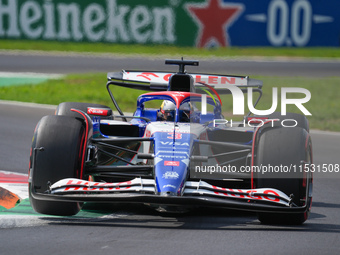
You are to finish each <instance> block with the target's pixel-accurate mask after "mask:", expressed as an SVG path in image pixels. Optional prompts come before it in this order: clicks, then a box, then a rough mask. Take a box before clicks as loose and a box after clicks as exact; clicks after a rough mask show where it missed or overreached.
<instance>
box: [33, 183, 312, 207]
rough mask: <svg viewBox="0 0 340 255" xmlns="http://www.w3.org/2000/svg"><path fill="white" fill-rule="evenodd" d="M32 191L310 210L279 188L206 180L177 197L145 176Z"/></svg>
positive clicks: (79, 197)
mask: <svg viewBox="0 0 340 255" xmlns="http://www.w3.org/2000/svg"><path fill="white" fill-rule="evenodd" d="M30 192H31V196H32V197H33V198H35V199H39V200H49V201H73V202H104V203H112V202H113V203H114V202H123V203H145V204H159V205H176V206H209V207H225V208H229V209H236V210H246V211H256V212H277V213H280V212H281V213H288V212H290V213H301V212H305V211H306V210H307V206H296V205H295V204H294V203H292V197H288V196H287V195H286V194H284V193H283V192H281V191H280V190H277V189H273V188H261V189H247V190H246V189H228V188H222V187H217V186H214V185H210V184H209V183H207V182H204V181H187V182H186V183H185V187H184V189H183V192H182V194H178V195H177V196H169V195H166V194H157V191H156V183H155V181H154V180H152V179H142V178H135V179H133V180H131V181H126V182H119V183H105V182H91V181H85V180H80V179H73V178H69V179H62V180H60V181H58V182H56V183H54V184H53V185H51V186H50V187H49V190H47V191H46V192H45V193H37V192H35V189H34V185H31V190H30Z"/></svg>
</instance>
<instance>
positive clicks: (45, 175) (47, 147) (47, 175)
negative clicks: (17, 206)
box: [29, 115, 86, 216]
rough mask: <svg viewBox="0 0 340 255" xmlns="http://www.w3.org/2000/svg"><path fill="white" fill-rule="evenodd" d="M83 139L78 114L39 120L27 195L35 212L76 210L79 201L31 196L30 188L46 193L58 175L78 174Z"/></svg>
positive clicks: (75, 212)
mask: <svg viewBox="0 0 340 255" xmlns="http://www.w3.org/2000/svg"><path fill="white" fill-rule="evenodd" d="M84 143H86V126H85V124H84V121H83V120H82V119H81V118H73V117H69V116H56V115H49V116H45V117H43V118H42V119H41V120H40V121H39V123H38V125H37V127H36V130H35V132H34V136H33V142H32V153H31V158H30V180H29V199H30V202H31V205H32V207H33V209H34V210H35V211H36V212H38V213H42V214H49V215H58V216H70V215H75V214H77V213H78V212H79V210H80V209H81V203H78V202H58V201H45V200H39V199H35V198H34V197H33V196H32V192H31V189H33V190H34V191H35V192H36V193H46V192H47V191H48V188H49V185H51V184H53V183H55V182H57V181H59V180H61V179H64V178H81V177H82V176H81V168H82V164H83V162H84V159H83V157H84V156H85V155H84V154H83V151H84V150H85V146H86V144H84ZM33 157H34V158H33Z"/></svg>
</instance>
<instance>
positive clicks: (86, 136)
mask: <svg viewBox="0 0 340 255" xmlns="http://www.w3.org/2000/svg"><path fill="white" fill-rule="evenodd" d="M71 111H72V112H77V113H79V114H80V115H82V116H83V117H84V120H85V126H86V130H85V140H84V146H83V147H84V148H83V151H82V152H83V153H82V154H83V155H82V157H81V166H80V176H79V177H80V179H82V178H83V173H84V161H85V153H86V145H87V144H86V141H87V138H88V132H89V123H88V120H87V117H86V115H85V114H84V113H82V112H81V111H78V110H76V109H71Z"/></svg>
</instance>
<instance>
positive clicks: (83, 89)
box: [0, 73, 340, 131]
mask: <svg viewBox="0 0 340 255" xmlns="http://www.w3.org/2000/svg"><path fill="white" fill-rule="evenodd" d="M252 78H255V79H260V80H263V82H264V86H263V92H264V93H263V97H262V99H261V101H260V103H259V104H258V106H257V107H256V108H257V109H259V110H264V109H269V108H270V106H271V104H272V88H273V87H278V88H279V89H278V90H279V92H280V88H281V87H301V88H305V89H308V90H309V91H310V92H311V95H312V98H311V100H310V101H309V102H308V103H306V104H304V106H305V107H306V108H307V109H308V110H309V111H310V112H311V113H312V116H309V117H308V119H309V121H310V126H311V128H312V129H320V130H329V131H340V113H339V106H340V105H339V100H338V91H339V84H340V77H329V78H306V77H268V76H253V77H252ZM105 84H106V74H105V73H93V74H72V75H68V76H65V77H64V78H61V79H55V80H54V79H53V80H48V81H45V82H42V83H40V84H38V85H34V84H27V85H22V86H11V87H0V99H1V100H15V101H22V102H34V103H42V104H52V105H57V104H59V103H61V102H65V101H73V102H92V103H100V104H104V105H108V106H110V107H112V108H113V109H114V106H113V104H112V102H111V99H110V97H109V95H108V93H107V91H106V88H105ZM113 93H114V96H115V98H116V99H117V101H118V103H119V105H120V107H121V109H122V110H123V111H127V112H132V111H134V109H135V107H136V99H137V97H138V96H139V95H140V94H141V93H143V92H142V91H138V90H132V89H131V90H129V89H125V88H121V87H115V88H113ZM289 96H292V95H289ZM278 102H279V104H280V102H281V100H280V96H279V100H278ZM279 108H280V107H278V109H277V110H280V109H279ZM223 110H224V113H225V114H226V115H227V116H228V118H230V115H229V114H228V112H227V111H230V112H231V111H232V100H227V101H223ZM287 111H291V112H297V113H300V111H299V110H298V109H297V108H296V107H295V106H289V107H288V108H287Z"/></svg>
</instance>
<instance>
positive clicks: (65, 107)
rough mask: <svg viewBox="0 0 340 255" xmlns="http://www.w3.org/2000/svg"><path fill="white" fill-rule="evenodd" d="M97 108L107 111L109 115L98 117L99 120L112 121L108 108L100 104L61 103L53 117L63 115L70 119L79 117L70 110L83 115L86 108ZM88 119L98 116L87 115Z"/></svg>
mask: <svg viewBox="0 0 340 255" xmlns="http://www.w3.org/2000/svg"><path fill="white" fill-rule="evenodd" d="M91 107H93V108H99V109H105V110H108V111H109V112H110V113H111V114H109V116H100V118H101V119H112V110H111V108H110V107H108V106H106V105H102V104H91V103H81V102H63V103H60V104H59V105H58V107H57V109H56V112H55V115H64V116H71V117H79V114H78V113H76V112H73V111H71V109H77V110H81V111H82V112H84V113H88V112H87V109H88V108H91ZM88 115H89V117H90V118H92V117H94V116H98V115H95V114H88Z"/></svg>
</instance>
